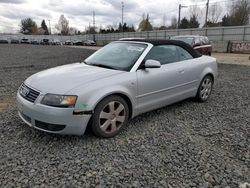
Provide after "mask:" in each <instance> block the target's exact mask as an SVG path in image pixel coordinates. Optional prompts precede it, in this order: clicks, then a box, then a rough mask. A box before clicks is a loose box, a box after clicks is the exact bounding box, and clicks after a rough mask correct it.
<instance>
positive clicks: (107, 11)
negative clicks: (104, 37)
mask: <svg viewBox="0 0 250 188" xmlns="http://www.w3.org/2000/svg"><path fill="white" fill-rule="evenodd" d="M121 1H122V0H40V1H39V0H0V33H4V32H5V33H6V32H7V33H16V32H18V31H19V25H20V21H21V19H24V18H27V17H30V18H32V19H33V20H34V21H36V23H37V25H38V26H40V24H41V21H42V20H43V19H45V21H46V23H47V25H48V26H49V23H48V22H49V21H48V20H50V23H51V29H52V32H55V31H56V30H55V24H56V23H57V22H58V19H59V17H60V15H61V14H64V16H65V17H66V18H67V19H68V20H69V25H70V27H76V28H77V29H79V30H81V31H83V30H85V28H86V27H88V25H89V24H92V14H93V11H95V14H96V26H97V27H100V26H102V27H103V28H105V27H106V26H107V25H117V23H119V22H121ZM123 2H124V21H125V22H126V23H128V24H133V25H134V26H135V27H137V26H138V24H139V22H140V20H141V17H142V14H143V13H149V15H150V18H151V22H152V23H153V25H154V26H160V25H162V24H163V17H164V14H165V18H166V19H165V20H166V21H165V24H166V25H168V24H170V22H171V18H172V17H173V16H175V17H177V16H178V4H183V5H188V6H190V5H198V7H199V8H200V15H199V18H200V21H201V22H204V21H203V20H204V13H205V3H206V0H123ZM210 2H211V5H213V4H215V2H220V4H223V3H224V2H225V0H210ZM223 7H225V6H224V5H223ZM190 11H192V6H191V7H189V8H185V9H183V10H182V16H187V17H188V16H189V15H190Z"/></svg>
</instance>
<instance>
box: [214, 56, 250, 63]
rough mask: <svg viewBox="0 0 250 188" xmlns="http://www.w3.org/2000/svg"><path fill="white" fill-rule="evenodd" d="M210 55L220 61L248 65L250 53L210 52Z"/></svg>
mask: <svg viewBox="0 0 250 188" xmlns="http://www.w3.org/2000/svg"><path fill="white" fill-rule="evenodd" d="M212 56H213V57H215V58H216V59H217V60H218V62H220V63H225V64H236V65H248V66H250V54H229V53H212Z"/></svg>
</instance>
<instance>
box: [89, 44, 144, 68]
mask: <svg viewBox="0 0 250 188" xmlns="http://www.w3.org/2000/svg"><path fill="white" fill-rule="evenodd" d="M146 47H147V45H146V44H136V43H127V42H126V43H124V42H114V43H111V44H108V45H107V46H105V47H103V48H102V49H100V50H98V51H97V52H96V53H94V54H93V55H91V56H90V57H89V58H87V59H86V60H85V63H86V64H88V65H93V66H100V67H106V68H113V69H117V70H124V71H129V70H130V69H131V68H132V67H133V65H134V64H135V62H136V61H137V59H138V58H139V57H140V56H141V54H142V53H143V51H144V50H145V49H146Z"/></svg>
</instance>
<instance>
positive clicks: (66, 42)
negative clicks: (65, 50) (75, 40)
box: [64, 40, 72, 45]
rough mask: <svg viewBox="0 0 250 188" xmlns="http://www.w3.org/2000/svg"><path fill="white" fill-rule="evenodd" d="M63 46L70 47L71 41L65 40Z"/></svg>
mask: <svg viewBox="0 0 250 188" xmlns="http://www.w3.org/2000/svg"><path fill="white" fill-rule="evenodd" d="M64 44H65V45H72V41H71V40H66V41H65V42H64Z"/></svg>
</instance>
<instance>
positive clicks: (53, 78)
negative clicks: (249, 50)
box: [17, 39, 217, 138]
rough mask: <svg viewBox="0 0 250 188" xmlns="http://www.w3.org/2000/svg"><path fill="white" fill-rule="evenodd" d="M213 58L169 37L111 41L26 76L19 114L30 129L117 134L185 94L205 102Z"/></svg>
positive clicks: (213, 77)
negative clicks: (73, 60)
mask: <svg viewBox="0 0 250 188" xmlns="http://www.w3.org/2000/svg"><path fill="white" fill-rule="evenodd" d="M216 77H217V63H216V59H215V58H212V57H209V56H202V55H200V54H199V53H198V52H196V51H194V50H193V49H192V47H191V46H189V45H188V44H186V43H184V42H181V41H174V40H164V41H159V40H138V39H137V40H135V39H134V40H133V39H128V40H126V41H124V40H123V41H116V42H112V43H110V44H108V45H106V46H105V47H103V48H101V49H100V50H98V51H97V52H95V53H94V54H93V55H91V56H90V57H88V58H87V59H86V60H85V61H83V62H80V63H74V64H69V65H64V66H59V67H55V68H52V69H48V70H44V71H42V72H39V73H36V74H34V75H32V76H30V77H29V78H27V79H26V80H25V81H24V82H23V83H22V85H21V86H20V88H19V90H18V92H17V106H18V114H19V116H20V118H21V119H22V120H23V121H24V122H25V123H26V124H28V125H29V126H30V127H34V128H36V129H39V130H41V131H45V132H49V133H58V134H71V135H82V134H84V132H85V130H86V127H87V126H90V127H91V128H92V130H93V133H94V134H95V135H96V136H99V137H105V138H108V137H113V136H115V135H117V134H118V133H119V132H120V131H121V130H122V128H123V127H124V126H125V125H126V124H127V122H128V120H129V119H130V118H133V117H135V116H137V115H139V114H142V113H144V112H148V111H151V110H154V109H157V108H160V107H163V106H166V105H169V104H172V103H175V102H178V101H181V100H184V99H187V98H195V99H196V100H197V101H200V102H205V101H207V100H208V98H209V96H210V94H211V91H212V87H213V84H214V81H215V80H216Z"/></svg>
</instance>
